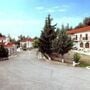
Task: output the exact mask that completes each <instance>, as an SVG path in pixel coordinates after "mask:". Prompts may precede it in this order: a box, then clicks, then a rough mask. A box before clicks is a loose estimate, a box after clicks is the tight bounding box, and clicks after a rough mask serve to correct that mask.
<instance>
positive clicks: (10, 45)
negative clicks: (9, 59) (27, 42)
mask: <svg viewBox="0 0 90 90" xmlns="http://www.w3.org/2000/svg"><path fill="white" fill-rule="evenodd" d="M4 47H5V48H7V49H8V51H9V55H13V54H16V52H17V47H16V45H15V44H14V43H12V42H8V43H5V44H4Z"/></svg>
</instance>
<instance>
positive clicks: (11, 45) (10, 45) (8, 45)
mask: <svg viewBox="0 0 90 90" xmlns="http://www.w3.org/2000/svg"><path fill="white" fill-rule="evenodd" d="M13 45H14V43H12V42H9V43H6V44H5V45H4V46H5V47H13Z"/></svg>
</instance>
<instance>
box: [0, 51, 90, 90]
mask: <svg viewBox="0 0 90 90" xmlns="http://www.w3.org/2000/svg"><path fill="white" fill-rule="evenodd" d="M0 90H90V70H87V69H85V68H78V67H72V66H68V65H62V64H57V63H53V62H47V61H44V60H39V59H37V56H36V53H35V50H32V51H26V52H23V53H20V54H19V55H17V56H16V57H12V58H10V60H7V61H1V62H0Z"/></svg>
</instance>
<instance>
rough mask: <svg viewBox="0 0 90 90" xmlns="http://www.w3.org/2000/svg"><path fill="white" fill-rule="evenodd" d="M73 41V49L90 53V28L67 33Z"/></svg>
mask: <svg viewBox="0 0 90 90" xmlns="http://www.w3.org/2000/svg"><path fill="white" fill-rule="evenodd" d="M67 33H68V34H69V35H70V36H71V38H72V39H73V40H74V47H76V48H77V49H78V50H82V51H86V52H87V51H90V26H86V27H82V28H77V29H73V30H70V31H68V32H67Z"/></svg>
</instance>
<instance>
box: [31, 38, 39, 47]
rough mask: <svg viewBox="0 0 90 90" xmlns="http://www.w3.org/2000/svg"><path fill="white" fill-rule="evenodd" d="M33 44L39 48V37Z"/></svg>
mask: <svg viewBox="0 0 90 90" xmlns="http://www.w3.org/2000/svg"><path fill="white" fill-rule="evenodd" d="M32 44H33V47H34V48H38V47H39V38H38V37H35V38H34V40H33V43H32Z"/></svg>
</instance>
